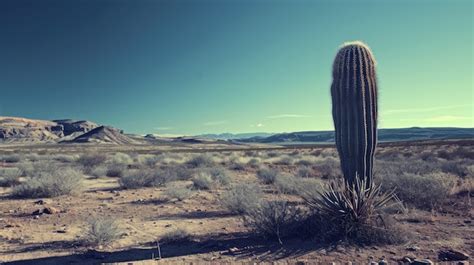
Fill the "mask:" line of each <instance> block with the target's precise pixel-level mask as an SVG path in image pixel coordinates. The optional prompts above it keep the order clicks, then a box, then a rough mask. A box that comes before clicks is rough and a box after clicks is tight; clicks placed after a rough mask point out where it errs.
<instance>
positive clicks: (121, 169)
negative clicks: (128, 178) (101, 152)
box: [105, 163, 127, 178]
mask: <svg viewBox="0 0 474 265" xmlns="http://www.w3.org/2000/svg"><path fill="white" fill-rule="evenodd" d="M126 170H127V166H126V165H124V164H117V163H114V164H110V165H108V166H107V170H106V172H105V175H106V176H107V177H112V178H121V177H122V176H123V175H124V173H125V171H126Z"/></svg>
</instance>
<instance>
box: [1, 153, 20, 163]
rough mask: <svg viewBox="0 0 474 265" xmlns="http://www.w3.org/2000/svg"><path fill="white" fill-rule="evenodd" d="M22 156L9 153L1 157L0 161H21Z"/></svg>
mask: <svg viewBox="0 0 474 265" xmlns="http://www.w3.org/2000/svg"><path fill="white" fill-rule="evenodd" d="M20 160H21V157H20V155H17V154H8V155H3V156H1V157H0V161H3V162H6V163H18V162H20Z"/></svg>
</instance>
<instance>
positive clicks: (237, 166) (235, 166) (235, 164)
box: [229, 159, 245, 171]
mask: <svg viewBox="0 0 474 265" xmlns="http://www.w3.org/2000/svg"><path fill="white" fill-rule="evenodd" d="M229 169H231V170H237V171H238V170H245V163H244V162H242V161H241V160H240V159H233V160H232V161H230V165H229Z"/></svg>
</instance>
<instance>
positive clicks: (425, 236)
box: [0, 168, 474, 264]
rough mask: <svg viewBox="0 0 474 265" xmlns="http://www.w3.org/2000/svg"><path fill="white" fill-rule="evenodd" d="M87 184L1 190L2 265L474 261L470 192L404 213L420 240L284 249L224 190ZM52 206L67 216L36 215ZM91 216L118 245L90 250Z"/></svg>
mask: <svg viewBox="0 0 474 265" xmlns="http://www.w3.org/2000/svg"><path fill="white" fill-rule="evenodd" d="M287 170H289V169H288V168H287ZM232 175H233V178H234V180H233V181H235V182H250V181H254V180H255V170H254V169H248V170H245V171H236V172H233V174H232ZM84 184H85V185H84V187H85V188H84V189H83V190H82V191H81V192H79V193H77V194H75V195H68V196H61V197H56V198H48V199H44V202H45V204H44V205H39V204H37V201H38V199H12V198H9V197H8V194H9V188H0V196H2V199H1V201H0V228H1V230H0V261H1V262H5V264H100V263H117V264H118V263H120V264H164V263H168V264H190V263H193V264H200V263H203V264H209V263H213V264H220V263H245V264H247V263H253V262H274V261H277V263H278V264H287V263H288V264H303V263H306V264H312V263H314V264H317V263H330V262H336V263H338V264H345V263H347V262H353V264H367V263H368V262H370V261H377V262H378V261H380V260H382V259H384V260H386V261H388V262H389V264H396V263H397V261H398V260H400V259H402V258H403V257H404V256H409V257H412V258H414V257H416V258H429V259H430V260H433V261H437V255H438V251H439V250H440V249H443V248H456V249H458V250H461V251H464V252H466V253H468V254H469V255H470V256H471V259H472V258H473V257H474V255H473V254H474V225H473V216H474V209H473V207H472V204H471V201H470V200H471V197H470V195H469V194H459V195H456V196H453V197H452V198H450V203H449V207H445V209H444V210H443V211H442V212H428V211H421V210H417V211H415V212H412V213H411V215H410V216H413V215H415V214H416V218H409V217H410V216H407V215H406V214H396V215H395V216H394V217H395V219H396V220H398V222H399V223H400V224H401V225H402V226H404V227H405V228H407V230H409V231H411V232H412V233H413V239H412V240H411V241H410V242H408V243H406V244H403V245H397V246H378V247H355V246H347V245H344V244H342V245H341V244H340V245H321V244H318V242H317V240H316V241H302V240H298V239H294V240H290V241H286V242H285V244H284V245H283V246H280V245H279V244H277V243H276V242H266V241H264V240H263V239H262V238H259V237H255V236H254V235H252V234H251V233H248V229H247V228H246V227H245V226H244V225H243V223H242V221H241V219H240V218H239V217H237V216H234V215H231V214H229V213H228V212H226V211H225V209H223V208H222V207H221V206H220V204H219V202H218V198H219V194H221V193H222V192H223V190H222V189H213V190H210V191H196V192H195V193H194V194H193V195H192V197H190V198H188V199H186V200H184V201H176V200H171V201H170V200H167V199H166V196H165V195H164V194H163V191H164V188H142V189H137V190H123V189H121V188H120V186H119V184H118V181H117V179H116V178H109V177H100V178H97V179H91V178H89V179H86V180H85V183H84ZM471 195H472V194H471ZM47 206H51V207H54V208H56V209H58V210H59V212H58V213H54V214H43V215H40V216H35V215H33V214H32V213H33V212H34V211H35V210H37V209H41V208H44V207H47ZM91 216H106V217H109V218H113V219H115V220H117V221H118V223H119V225H120V228H121V229H122V230H123V231H124V232H123V235H122V236H121V238H120V239H118V240H117V241H115V242H113V243H112V244H111V245H110V246H106V247H101V248H98V249H95V250H92V249H89V248H87V247H84V246H82V245H81V244H80V239H81V238H82V236H83V231H84V228H85V225H86V221H87V220H88V218H91ZM178 228H182V229H185V230H186V231H188V232H189V233H190V234H191V235H192V239H191V240H189V241H183V242H174V243H168V244H160V252H161V257H162V259H161V260H154V259H152V258H153V257H155V258H156V257H158V256H159V255H160V253H159V251H158V248H157V241H158V240H159V238H160V237H161V236H162V235H164V234H165V233H167V232H169V231H173V230H175V229H178ZM132 261H133V263H129V262H132ZM302 262H303V263H302ZM456 264H457V263H456Z"/></svg>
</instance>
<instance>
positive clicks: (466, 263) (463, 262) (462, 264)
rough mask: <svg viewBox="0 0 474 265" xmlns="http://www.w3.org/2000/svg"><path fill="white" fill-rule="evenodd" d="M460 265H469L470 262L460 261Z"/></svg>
mask: <svg viewBox="0 0 474 265" xmlns="http://www.w3.org/2000/svg"><path fill="white" fill-rule="evenodd" d="M458 265H469V261H460V262H458Z"/></svg>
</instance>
